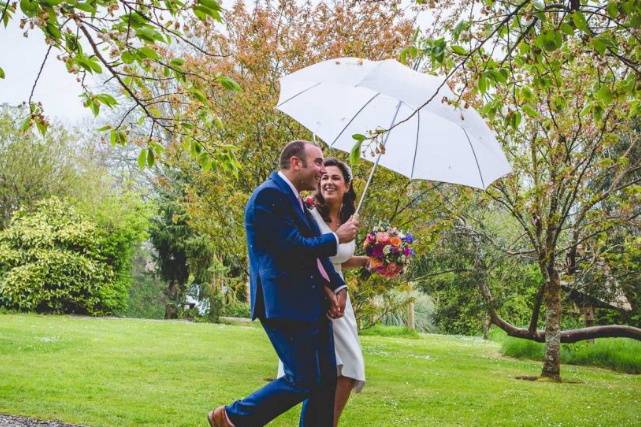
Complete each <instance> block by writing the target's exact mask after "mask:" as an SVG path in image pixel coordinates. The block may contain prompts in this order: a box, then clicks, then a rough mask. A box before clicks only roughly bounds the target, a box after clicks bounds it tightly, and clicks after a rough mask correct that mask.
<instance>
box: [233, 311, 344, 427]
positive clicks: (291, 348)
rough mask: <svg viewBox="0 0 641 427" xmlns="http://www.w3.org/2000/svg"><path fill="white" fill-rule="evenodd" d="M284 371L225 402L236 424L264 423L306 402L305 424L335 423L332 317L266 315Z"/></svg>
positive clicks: (264, 322) (328, 426)
mask: <svg viewBox="0 0 641 427" xmlns="http://www.w3.org/2000/svg"><path fill="white" fill-rule="evenodd" d="M261 323H262V325H263V328H264V329H265V332H266V333H267V336H268V337H269V340H270V341H271V343H272V346H273V347H274V349H275V350H276V353H277V354H278V357H279V358H280V360H282V361H283V365H284V369H285V376H283V377H281V378H278V379H276V380H273V381H271V382H270V383H269V384H267V385H265V386H264V387H263V388H261V389H259V390H257V391H255V392H254V393H252V394H251V395H249V396H247V397H245V398H243V399H240V400H237V401H235V402H234V403H232V404H231V405H228V406H226V407H225V409H226V411H227V415H228V416H229V418H230V419H231V421H232V422H233V423H234V424H235V425H236V427H254V426H263V425H265V424H267V423H268V422H269V421H271V420H273V419H274V418H276V417H277V416H278V415H280V414H282V413H283V412H286V411H287V410H288V409H290V408H292V407H293V406H294V405H296V404H297V403H299V402H303V408H302V412H301V416H300V424H299V425H300V427H331V426H332V425H333V419H334V395H335V392H336V354H335V353H334V334H333V331H332V322H331V321H330V320H329V319H327V318H322V319H320V320H318V321H315V322H305V321H299V320H283V319H261Z"/></svg>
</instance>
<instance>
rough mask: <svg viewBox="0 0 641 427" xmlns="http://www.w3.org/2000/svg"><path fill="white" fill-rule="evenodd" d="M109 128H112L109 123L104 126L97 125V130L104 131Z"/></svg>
mask: <svg viewBox="0 0 641 427" xmlns="http://www.w3.org/2000/svg"><path fill="white" fill-rule="evenodd" d="M111 129H112V127H111V125H105V126H102V127H99V128H98V129H97V130H98V132H106V131H108V130H111Z"/></svg>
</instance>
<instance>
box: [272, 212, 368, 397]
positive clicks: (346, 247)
mask: <svg viewBox="0 0 641 427" xmlns="http://www.w3.org/2000/svg"><path fill="white" fill-rule="evenodd" d="M310 212H311V213H312V216H313V217H314V219H315V220H316V222H317V223H318V227H319V228H320V231H321V233H331V232H332V229H331V228H329V226H328V225H327V223H326V222H325V220H323V217H322V216H321V215H320V213H318V211H317V210H316V209H312V210H311V211H310ZM355 250H356V242H355V241H354V240H352V241H351V242H349V243H341V244H340V245H339V246H338V253H337V254H336V255H334V256H333V257H330V258H329V260H330V261H331V262H332V264H333V265H334V269H335V270H336V272H337V273H338V274H340V276H341V277H343V271H342V268H341V264H342V263H344V262H345V261H347V260H348V259H350V258H351V257H352V256H353V255H354V251H355ZM332 322H333V323H332V327H333V329H334V347H335V350H336V369H337V374H338V375H339V376H344V377H347V378H352V379H354V380H355V382H354V388H353V390H354V391H355V392H357V393H358V392H360V391H361V390H362V389H363V386H364V385H365V362H364V361H363V351H362V350H361V343H360V340H359V339H358V328H357V326H356V316H355V315H354V308H353V307H352V303H351V301H350V299H349V292H348V293H347V302H346V304H345V314H344V315H343V317H341V318H340V319H334V320H332ZM283 375H285V374H284V372H283V362H281V361H280V360H279V361H278V377H279V378H280V377H282V376H283Z"/></svg>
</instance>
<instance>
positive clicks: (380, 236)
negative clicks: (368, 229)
mask: <svg viewBox="0 0 641 427" xmlns="http://www.w3.org/2000/svg"><path fill="white" fill-rule="evenodd" d="M376 241H377V242H378V243H387V242H389V234H387V233H384V232H382V231H379V232H378V233H376Z"/></svg>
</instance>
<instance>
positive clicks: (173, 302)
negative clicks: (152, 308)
mask: <svg viewBox="0 0 641 427" xmlns="http://www.w3.org/2000/svg"><path fill="white" fill-rule="evenodd" d="M165 295H166V296H167V299H169V301H168V302H167V304H165V319H177V318H178V301H177V299H178V283H177V282H176V281H175V280H172V281H171V282H169V286H167V289H166V290H165Z"/></svg>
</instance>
